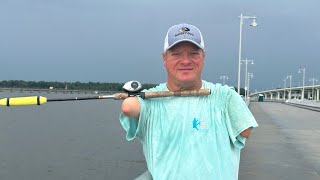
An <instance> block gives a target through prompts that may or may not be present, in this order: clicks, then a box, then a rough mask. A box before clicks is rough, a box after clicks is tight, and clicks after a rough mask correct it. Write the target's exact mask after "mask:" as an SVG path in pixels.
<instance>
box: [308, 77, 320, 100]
mask: <svg viewBox="0 0 320 180" xmlns="http://www.w3.org/2000/svg"><path fill="white" fill-rule="evenodd" d="M309 81H312V100H314V82H315V81H316V82H318V79H316V78H311V79H309Z"/></svg>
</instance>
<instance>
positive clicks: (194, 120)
mask: <svg viewBox="0 0 320 180" xmlns="http://www.w3.org/2000/svg"><path fill="white" fill-rule="evenodd" d="M199 125H200V121H199V119H197V118H194V119H193V121H192V128H195V129H196V130H197V131H199V128H198V126H199Z"/></svg>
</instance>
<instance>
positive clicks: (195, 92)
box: [144, 89, 211, 99]
mask: <svg viewBox="0 0 320 180" xmlns="http://www.w3.org/2000/svg"><path fill="white" fill-rule="evenodd" d="M209 94H211V91H210V89H200V90H192V91H177V92H173V91H160V92H145V95H144V96H145V98H146V99H147V98H158V97H171V96H177V97H184V96H205V95H209Z"/></svg>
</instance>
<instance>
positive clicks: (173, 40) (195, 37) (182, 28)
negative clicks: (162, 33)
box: [164, 23, 204, 52]
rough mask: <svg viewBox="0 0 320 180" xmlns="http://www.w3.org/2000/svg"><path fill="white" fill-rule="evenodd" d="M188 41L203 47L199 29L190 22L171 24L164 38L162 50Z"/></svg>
mask: <svg viewBox="0 0 320 180" xmlns="http://www.w3.org/2000/svg"><path fill="white" fill-rule="evenodd" d="M184 41H188V42H191V43H193V44H195V45H196V46H198V47H199V48H201V49H204V42H203V38H202V35H201V32H200V30H199V29H198V28H197V27H195V26H193V25H190V24H186V23H182V24H177V25H174V26H172V27H171V28H170V29H169V30H168V32H167V36H166V38H165V40H164V52H165V51H167V50H168V49H170V48H171V47H172V46H174V45H176V44H178V43H180V42H184Z"/></svg>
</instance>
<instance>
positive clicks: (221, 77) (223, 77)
mask: <svg viewBox="0 0 320 180" xmlns="http://www.w3.org/2000/svg"><path fill="white" fill-rule="evenodd" d="M220 79H222V85H225V84H226V83H225V82H226V79H228V76H220Z"/></svg>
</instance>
